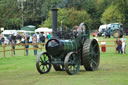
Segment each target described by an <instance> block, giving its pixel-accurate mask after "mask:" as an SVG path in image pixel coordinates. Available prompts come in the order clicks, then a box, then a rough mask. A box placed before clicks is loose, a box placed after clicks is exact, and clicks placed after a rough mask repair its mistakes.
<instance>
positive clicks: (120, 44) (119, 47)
mask: <svg viewBox="0 0 128 85" xmlns="http://www.w3.org/2000/svg"><path fill="white" fill-rule="evenodd" d="M116 45H117V48H116V50H117V51H118V53H122V49H121V47H122V42H121V40H120V38H117V39H116Z"/></svg>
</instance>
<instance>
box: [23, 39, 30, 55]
mask: <svg viewBox="0 0 128 85" xmlns="http://www.w3.org/2000/svg"><path fill="white" fill-rule="evenodd" d="M24 43H25V49H26V55H28V48H29V45H28V43H29V40H28V38H27V37H25V40H24Z"/></svg>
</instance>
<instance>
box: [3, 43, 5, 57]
mask: <svg viewBox="0 0 128 85" xmlns="http://www.w3.org/2000/svg"><path fill="white" fill-rule="evenodd" d="M3 54H4V57H5V45H4V46H3Z"/></svg>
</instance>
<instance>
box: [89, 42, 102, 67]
mask: <svg viewBox="0 0 128 85" xmlns="http://www.w3.org/2000/svg"><path fill="white" fill-rule="evenodd" d="M99 55H100V54H99V51H98V43H95V42H92V43H91V46H90V66H91V67H92V68H94V69H95V68H96V67H98V65H99V63H97V62H99V59H98V58H97V57H98V56H99Z"/></svg>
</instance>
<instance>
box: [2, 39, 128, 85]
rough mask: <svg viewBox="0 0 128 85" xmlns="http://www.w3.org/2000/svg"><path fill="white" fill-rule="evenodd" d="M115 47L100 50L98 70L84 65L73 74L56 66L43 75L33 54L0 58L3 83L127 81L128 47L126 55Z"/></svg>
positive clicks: (125, 84)
mask: <svg viewBox="0 0 128 85" xmlns="http://www.w3.org/2000/svg"><path fill="white" fill-rule="evenodd" d="M100 39H101V38H100ZM107 40H108V39H107ZM127 41H128V38H127ZM127 45H128V44H127ZM113 50H114V48H113V49H109V50H107V53H101V59H100V66H99V69H98V70H97V71H94V72H89V71H85V70H84V68H83V66H81V69H80V72H79V73H78V74H76V75H73V76H70V75H67V73H66V72H65V71H62V72H56V71H54V69H53V68H52V70H51V71H50V72H49V73H48V74H44V75H40V74H39V73H38V72H37V70H36V67H35V61H36V57H35V56H31V55H29V56H17V55H16V56H13V57H6V58H0V85H128V66H127V65H128V49H127V50H126V52H127V54H124V55H122V54H117V53H115V52H114V51H113ZM0 55H1V54H0Z"/></svg>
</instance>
